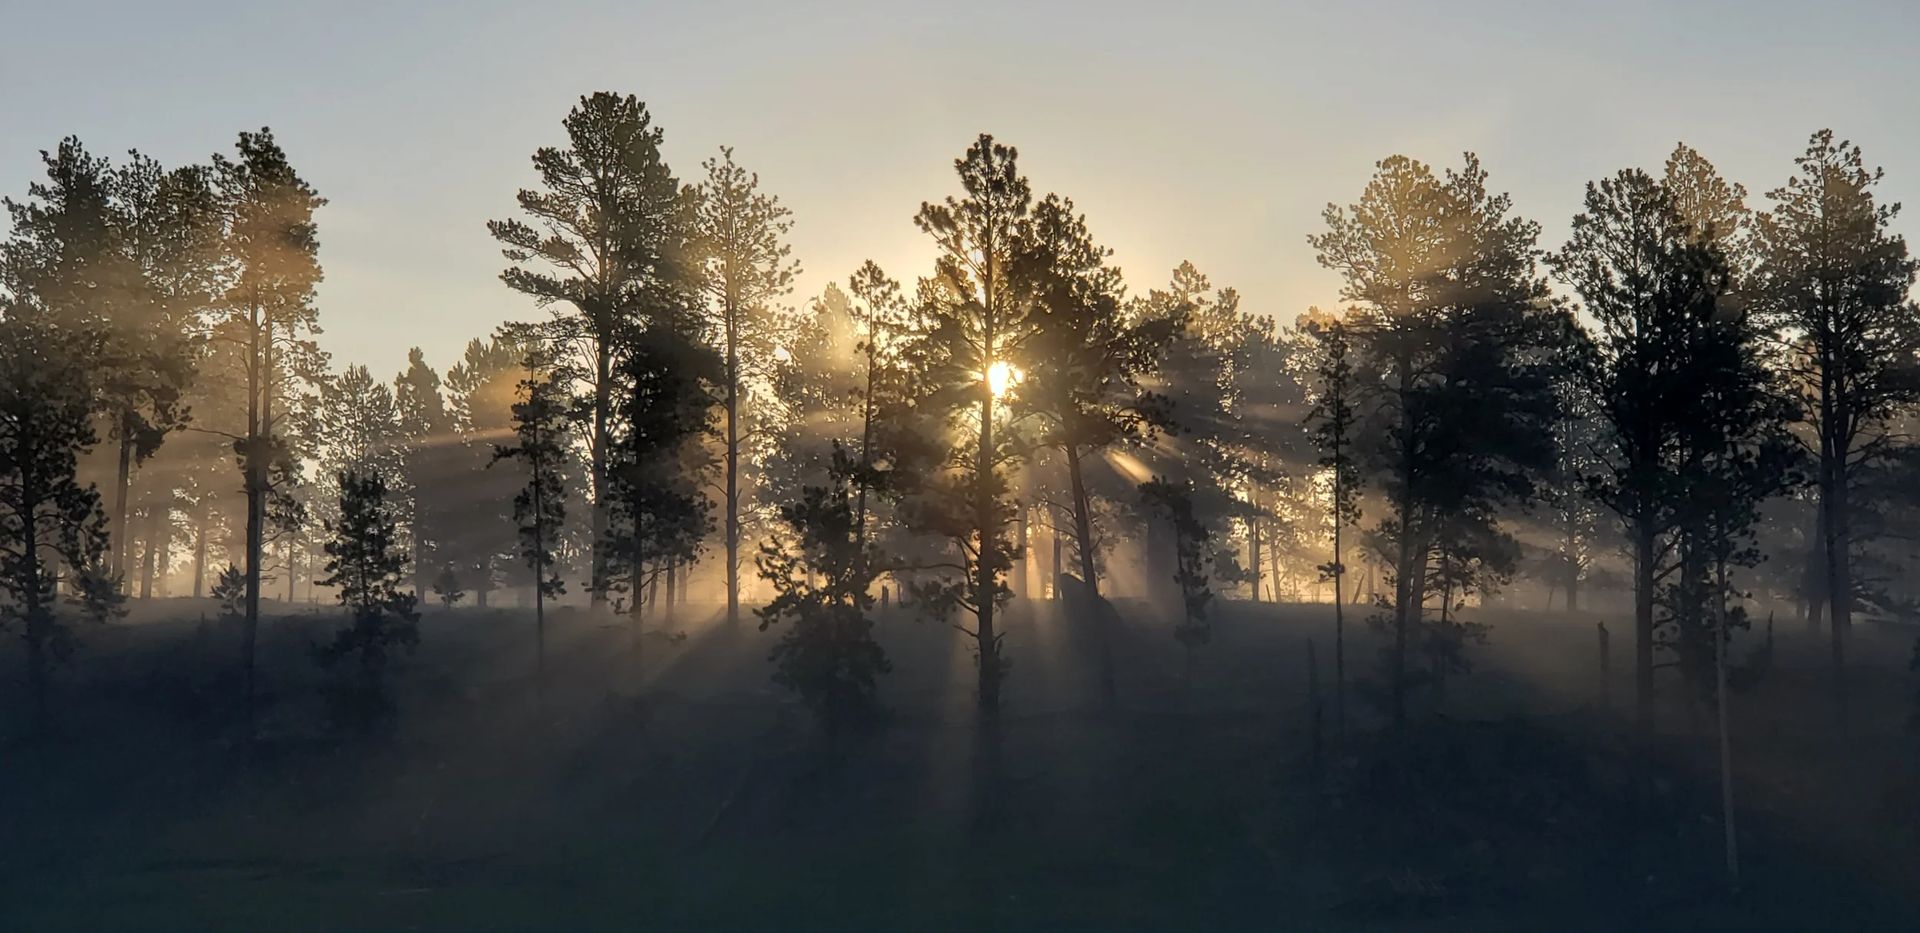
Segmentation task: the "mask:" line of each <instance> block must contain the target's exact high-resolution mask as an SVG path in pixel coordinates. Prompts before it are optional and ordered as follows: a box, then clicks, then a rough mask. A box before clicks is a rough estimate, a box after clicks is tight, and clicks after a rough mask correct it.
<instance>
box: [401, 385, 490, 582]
mask: <svg viewBox="0 0 1920 933" xmlns="http://www.w3.org/2000/svg"><path fill="white" fill-rule="evenodd" d="M393 406H394V415H395V422H396V426H397V428H398V434H399V438H400V462H401V465H402V469H403V472H402V474H401V475H402V476H403V477H404V478H405V481H406V482H405V490H404V492H405V495H404V496H403V501H404V503H405V508H404V510H403V511H404V514H405V516H406V522H405V525H404V528H405V531H406V534H407V540H408V542H409V543H410V544H411V545H412V548H413V572H414V577H415V579H414V591H415V592H425V591H426V589H427V580H426V573H427V567H428V566H430V564H429V557H430V556H437V555H438V551H439V550H440V547H441V544H442V541H443V540H444V539H445V537H446V535H445V532H444V530H443V529H442V527H441V525H442V516H444V515H445V514H447V512H448V511H449V510H448V509H447V508H446V507H445V506H446V504H447V503H446V501H445V500H446V496H445V495H443V493H445V492H446V491H448V490H449V489H450V488H451V487H455V486H457V485H459V484H460V483H461V482H463V481H464V480H466V479H467V478H468V474H467V468H469V467H470V466H471V465H472V464H471V463H470V462H469V461H468V460H467V458H465V457H462V456H461V454H462V453H464V451H462V450H461V449H460V447H459V446H458V445H457V444H453V443H450V441H451V440H452V438H451V436H450V435H451V431H452V419H451V418H450V417H449V415H448V413H447V401H446V397H445V396H443V395H442V394H441V392H440V374H439V373H436V372H434V371H433V367H431V366H428V365H427V359H426V354H424V353H422V352H421V350H420V348H419V347H414V348H412V349H410V350H408V351H407V368H406V369H404V370H402V371H401V372H400V374H399V375H398V376H395V377H394V380H393ZM443 563H444V562H443Z"/></svg>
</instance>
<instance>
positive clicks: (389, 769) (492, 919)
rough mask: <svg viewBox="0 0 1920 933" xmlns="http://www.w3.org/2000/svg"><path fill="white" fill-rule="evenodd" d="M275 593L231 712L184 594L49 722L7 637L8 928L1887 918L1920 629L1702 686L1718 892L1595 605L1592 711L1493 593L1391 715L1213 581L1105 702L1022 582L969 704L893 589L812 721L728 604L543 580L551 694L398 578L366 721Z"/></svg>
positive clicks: (1907, 875)
mask: <svg viewBox="0 0 1920 933" xmlns="http://www.w3.org/2000/svg"><path fill="white" fill-rule="evenodd" d="M278 608H279V609H280V610H281V611H279V612H275V613H274V614H273V615H272V618H270V619H269V620H268V622H267V623H266V624H265V625H264V626H263V633H262V642H261V672H262V673H261V683H262V685H263V693H264V694H265V696H264V703H263V707H264V709H263V711H262V713H261V714H260V715H259V717H258V730H257V731H258V735H259V738H258V740H257V741H254V742H251V743H247V742H241V741H238V736H239V735H241V734H242V730H241V729H240V727H239V725H238V723H237V722H236V719H237V717H236V710H235V708H234V704H233V702H232V700H233V698H234V697H235V696H236V695H237V693H238V680H237V659H238V635H237V632H235V631H234V630H232V629H230V628H227V627H223V626H221V625H219V624H217V623H214V622H206V621H202V620H203V618H204V617H205V616H206V615H210V614H211V612H212V610H211V607H210V605H204V604H201V603H197V602H193V601H188V600H172V601H159V602H155V603H152V604H148V605H144V606H140V607H138V608H137V609H136V611H135V613H134V614H133V615H132V616H131V617H130V618H129V619H127V620H125V621H123V622H120V623H117V624H114V625H112V626H109V627H105V628H101V629H97V630H95V631H93V632H90V633H88V634H87V635H86V637H85V639H84V642H83V644H82V646H81V648H80V650H79V653H77V654H76V656H75V657H74V659H73V661H72V663H71V664H70V665H68V666H66V667H64V668H62V669H61V670H60V671H59V672H58V675H57V680H56V684H57V691H56V694H55V707H56V709H57V711H58V716H57V722H56V725H55V729H54V732H53V735H52V737H51V738H45V739H38V740H34V741H29V740H28V739H27V738H26V723H25V721H24V719H23V718H22V715H21V713H22V711H23V710H24V708H25V704H24V702H23V701H24V697H23V695H22V690H21V687H20V684H19V680H20V679H21V678H20V677H19V676H18V675H17V674H16V673H15V672H17V671H19V670H20V669H21V665H22V663H23V662H22V659H21V657H20V652H19V650H18V646H17V645H15V644H8V645H6V646H5V647H4V648H0V665H4V666H0V672H4V674H5V675H4V676H0V930H9V931H11V930H21V931H29V930H203V929H204V930H280V931H298V930H346V929H352V930H528V931H534V930H539V931H553V930H598V929H659V930H696V929H764V930H907V929H911V930H948V929H956V930H957V929H997V930H1007V929H1023V930H1049V931H1058V930H1182V931H1190V930H1210V929H1314V930H1327V929H1353V930H1397V929H1421V930H1506V929H1512V930H1542V929H1553V930H1606V929H1663V930H1763V929H1765V930H1773V929H1780V930H1790V929H1799V930H1835V929H1920V886H1916V885H1915V884H1914V883H1913V880H1914V879H1915V878H1920V835H1917V834H1920V780H1917V778H1920V755H1916V748H1917V747H1920V741H1916V737H1915V736H1914V735H1912V734H1911V733H1908V732H1906V731H1904V723H1905V719H1906V716H1907V713H1908V712H1909V711H1910V710H1911V709H1912V703H1913V701H1914V696H1913V686H1914V682H1913V680H1912V679H1911V677H1910V675H1908V674H1907V673H1906V672H1905V662H1906V660H1907V658H1908V656H1909V653H1910V651H1911V642H1910V638H1911V636H1908V635H1901V634H1899V633H1894V632H1880V631H1877V630H1873V629H1871V628H1869V627H1864V626H1863V627H1862V629H1861V630H1860V631H1859V633H1858V635H1859V637H1858V638H1857V642H1856V650H1855V654H1856V657H1857V658H1858V659H1859V663H1858V665H1857V669H1856V671H1855V675H1854V679H1853V683H1854V691H1853V711H1854V716H1853V718H1852V721H1851V723H1850V727H1849V729H1848V730H1847V732H1846V733H1845V734H1844V735H1843V734H1841V733H1840V732H1839V730H1837V729H1835V728H1833V726H1832V719H1831V717H1830V716H1829V715H1828V713H1827V710H1828V709H1829V705H1828V702H1827V693H1826V689H1827V688H1826V684H1827V681H1826V679H1825V671H1826V667H1825V654H1824V640H1823V639H1820V638H1815V637H1813V636H1810V635H1807V634H1804V633H1801V632H1799V631H1798V626H1797V625H1794V626H1791V628H1793V629H1794V631H1793V632H1788V631H1785V629H1786V628H1788V627H1789V626H1785V625H1782V626H1781V629H1782V630H1781V631H1779V632H1777V633H1776V637H1775V644H1774V648H1773V650H1772V652H1771V655H1770V664H1769V666H1768V669H1767V670H1766V672H1765V673H1764V675H1762V676H1760V677H1758V678H1757V679H1756V680H1755V681H1754V683H1753V684H1752V686H1751V687H1750V688H1749V689H1747V690H1745V691H1743V692H1741V693H1738V694H1736V695H1735V698H1734V705H1733V706H1732V707H1731V710H1732V712H1733V717H1734V721H1735V724H1736V727H1735V730H1734V739H1733V741H1734V757H1735V761H1736V774H1737V780H1736V795H1737V797H1738V801H1739V805H1740V806H1739V811H1738V814H1739V816H1738V823H1739V830H1740V838H1739V843H1740V865H1741V871H1742V875H1741V884H1740V887H1739V890H1738V891H1737V892H1730V891H1729V890H1728V885H1727V884H1726V880H1725V873H1724V872H1725V869H1724V863H1725V858H1724V850H1723V843H1722V831H1721V823H1720V816H1719V813H1720V808H1719V786H1718V773H1717V770H1716V769H1717V764H1716V761H1717V759H1716V757H1715V752H1714V744H1713V742H1714V738H1713V732H1712V730H1711V717H1710V715H1709V714H1708V711H1707V710H1706V709H1705V708H1704V707H1700V706H1697V705H1695V704H1690V703H1688V702H1686V701H1685V700H1686V697H1687V696H1688V695H1689V694H1688V693H1687V688H1686V687H1685V685H1683V684H1682V683H1680V682H1679V679H1678V675H1677V674H1674V673H1673V672H1671V671H1667V672H1663V677H1664V678H1666V680H1668V681H1670V682H1669V683H1665V684H1663V688H1664V689H1663V692H1662V715H1661V717H1660V723H1659V725H1660V728H1659V730H1658V734H1657V736H1656V737H1655V739H1654V740H1653V742H1652V743H1651V748H1650V749H1649V750H1645V751H1643V750H1642V747H1641V746H1640V745H1639V744H1638V743H1636V742H1634V741H1632V733H1631V731H1630V729H1629V728H1628V724H1627V723H1626V722H1625V719H1626V717H1627V716H1628V715H1629V710H1628V707H1629V705H1630V702H1631V698H1632V691H1631V657H1632V639H1631V633H1630V630H1629V628H1628V626H1627V624H1626V623H1625V621H1624V620H1619V621H1610V622H1609V626H1610V627H1611V628H1612V629H1613V637H1612V642H1613V648H1612V653H1613V658H1612V664H1611V667H1612V671H1613V678H1612V680H1613V683H1611V684H1609V685H1608V687H1607V690H1606V691H1605V694H1604V695H1606V696H1610V697H1611V700H1612V702H1611V704H1605V703H1603V702H1602V696H1603V691H1602V686H1601V684H1600V682H1599V676H1598V668H1599V664H1598V659H1597V654H1598V652H1597V649H1596V633H1595V629H1594V625H1593V620H1592V618H1591V617H1584V618H1579V619H1576V618H1570V617H1567V616H1565V615H1560V614H1552V615H1549V614H1544V613H1527V612H1517V611H1511V612H1488V613H1486V614H1485V615H1484V616H1482V620H1483V621H1486V622H1488V623H1489V624H1491V625H1492V629H1491V633H1490V634H1491V640H1490V642H1489V643H1488V644H1487V645H1485V646H1482V647H1476V648H1474V649H1473V651H1472V654H1473V657H1474V660H1475V668H1474V670H1473V671H1472V672H1471V673H1468V674H1462V675H1457V676H1454V677H1452V678H1450V679H1449V680H1448V682H1447V684H1446V689H1445V696H1444V700H1443V701H1442V702H1436V701H1435V699H1434V698H1433V697H1431V696H1427V695H1424V694H1423V695H1422V696H1421V697H1420V698H1419V701H1418V702H1417V703H1415V704H1414V709H1415V711H1416V712H1415V715H1414V716H1413V717H1412V720H1411V722H1410V723H1409V725H1408V726H1407V728H1406V730H1405V731H1404V733H1395V732H1394V731H1393V730H1391V729H1390V728H1388V727H1387V726H1386V725H1385V724H1384V722H1383V721H1382V719H1381V717H1380V716H1379V714H1378V704H1377V702H1376V700H1375V698H1374V693H1375V691H1373V690H1371V689H1370V686H1369V685H1370V684H1372V683H1374V682H1376V681H1377V677H1376V676H1375V672H1376V671H1377V669H1378V661H1377V652H1378V642H1377V641H1376V640H1375V639H1374V638H1373V637H1371V636H1370V635H1369V634H1368V632H1367V631H1366V626H1365V625H1364V624H1361V623H1358V622H1355V623H1351V624H1349V625H1348V627H1347V628H1348V632H1347V645H1346V662H1347V663H1346V666H1347V669H1348V671H1349V676H1348V678H1347V680H1348V682H1349V683H1348V688H1347V690H1346V691H1345V697H1346V707H1347V716H1346V719H1347V723H1346V728H1345V730H1344V733H1345V737H1344V738H1342V735H1341V733H1342V729H1341V728H1340V725H1339V722H1338V719H1339V717H1338V716H1337V715H1336V707H1337V704H1336V696H1335V692H1336V691H1335V676H1334V670H1333V668H1334V663H1333V654H1334V651H1333V643H1334V638H1333V632H1332V623H1331V607H1328V606H1324V605H1280V606H1275V605H1252V604H1247V603H1236V602H1226V603H1216V610H1217V611H1216V621H1215V627H1214V634H1213V639H1212V642H1211V643H1210V644H1208V645H1206V646H1205V647H1203V648H1201V649H1199V651H1198V652H1197V654H1196V656H1195V665H1194V674H1193V678H1192V682H1191V684H1190V685H1188V684H1187V683H1186V681H1185V680H1184V679H1183V677H1182V673H1181V672H1182V670H1183V664H1182V657H1181V650H1180V647H1179V645H1178V644H1177V643H1176V642H1175V641H1174V640H1173V638H1172V636H1171V633H1170V627H1169V625H1167V624H1166V623H1165V622H1164V621H1162V620H1161V619H1159V618H1158V617H1156V616H1155V615H1154V614H1153V613H1150V612H1148V611H1147V610H1146V609H1145V607H1143V606H1140V605H1123V606H1122V615H1123V618H1124V623H1123V626H1122V628H1121V629H1120V631H1119V632H1118V633H1117V636H1116V643H1117V651H1116V656H1117V671H1118V678H1117V679H1118V683H1119V686H1120V689H1119V692H1118V697H1117V700H1116V702H1115V704H1114V705H1113V707H1112V708H1111V709H1109V708H1107V705H1106V704H1105V703H1103V702H1102V701H1101V697H1100V692H1099V690H1098V683H1099V678H1098V671H1097V668H1096V666H1095V665H1094V664H1093V663H1092V662H1093V659H1094V658H1096V657H1097V656H1098V652H1097V651H1096V650H1095V645H1096V644H1097V640H1096V638H1095V630H1094V627H1093V626H1092V625H1091V624H1089V623H1087V622H1085V621H1083V620H1074V619H1068V618H1065V617H1063V615H1062V614H1061V613H1060V611H1059V607H1058V605H1057V604H1053V603H1028V604H1023V605H1021V606H1019V607H1018V608H1016V609H1015V610H1013V611H1012V612H1011V618H1010V619H1009V623H1010V624H1009V626H1008V636H1007V649H1006V650H1007V653H1008V655H1009V656H1010V657H1011V658H1012V660H1013V668H1012V672H1011V674H1010V675H1009V678H1008V681H1007V685H1006V693H1005V697H1004V701H1003V707H1004V713H1003V714H1002V715H1001V716H1000V717H999V720H998V722H997V724H993V725H989V726H987V727H984V728H983V727H982V724H981V722H980V720H979V718H978V717H977V715H976V714H975V711H974V704H973V684H974V662H973V658H972V655H971V653H970V652H969V649H968V645H967V643H966V641H964V640H963V639H962V638H961V637H960V636H959V635H958V634H957V633H955V632H954V631H953V630H952V629H951V628H948V627H946V626H943V625H940V624H936V623H930V622H925V621H920V620H918V619H917V618H916V617H914V616H913V615H911V614H909V613H907V612H905V611H902V610H899V609H895V610H893V611H892V612H891V613H889V614H887V615H886V616H885V617H884V618H883V619H882V620H881V623H880V626H879V629H880V633H881V637H882V640H883V642H884V644H885V646H886V648H887V651H888V653H889V655H890V656H891V658H892V659H893V662H894V670H893V672H892V673H890V674H888V675H886V676H885V677H884V678H883V681H884V682H883V686H882V694H883V699H884V700H885V702H886V703H887V705H888V707H889V708H890V710H891V715H890V717H889V719H888V721H887V723H886V724H885V726H884V727H883V728H881V729H880V730H878V731H877V732H875V733H874V734H873V735H871V736H870V737H867V738H865V739H863V740H862V741H860V742H859V743H858V744H857V745H854V746H852V747H849V748H844V749H843V750H842V753H841V754H839V755H837V756H829V755H828V754H827V753H826V751H825V749H824V747H823V742H822V741H821V739H820V737H819V735H818V734H817V733H816V731H815V730H814V728H813V727H812V724H811V722H810V720H809V718H808V716H807V715H806V713H805V711H804V710H803V709H801V708H800V707H799V706H798V705H797V704H796V703H795V702H794V701H793V700H792V699H791V698H790V697H788V696H787V695H786V694H785V693H784V692H783V691H781V690H780V689H779V688H777V687H776V686H775V685H774V684H772V683H771V681H770V680H769V679H768V674H769V666H768V663H767V650H768V648H769V647H770V646H771V645H772V643H773V641H774V639H775V638H776V637H777V636H776V635H775V634H774V633H770V632H761V631H759V630H758V629H757V626H756V624H755V620H753V619H752V617H751V616H750V615H749V616H747V617H746V618H743V619H742V620H741V622H740V623H739V624H738V625H736V626H729V625H727V624H726V623H725V622H723V621H721V620H720V619H718V618H717V614H716V613H715V612H714V611H713V610H712V609H711V608H710V607H701V608H683V609H681V610H680V611H679V613H678V618H677V619H676V620H675V621H674V622H672V623H670V624H669V625H666V626H662V628H663V629H667V630H670V631H671V632H672V633H673V636H674V637H668V635H666V634H665V633H658V634H650V635H649V636H648V637H646V638H645V639H643V640H642V641H641V642H640V645H639V650H638V651H636V650H635V645H634V642H633V640H632V638H631V637H630V632H629V630H628V629H627V628H626V627H625V626H624V625H622V624H619V623H617V622H615V621H613V620H603V619H597V618H595V617H592V616H590V615H588V614H587V613H585V612H584V611H565V612H561V613H558V614H556V616H555V617H554V618H551V619H550V620H549V624H548V665H547V667H548V672H547V677H546V678H545V681H546V684H547V686H546V689H545V690H544V691H542V690H539V689H537V680H536V678H535V676H534V635H533V624H532V619H531V617H530V615H529V614H528V613H525V612H523V611H519V610H506V609H494V610H481V609H465V610H455V611H451V612H445V611H439V612H436V611H429V612H428V613H427V615H426V618H425V620H424V622H423V626H422V632H421V644H420V648H419V650H418V652H417V653H416V654H415V655H414V656H413V657H412V658H410V659H408V660H406V661H404V662H402V663H400V664H398V665H397V666H396V668H395V669H394V670H393V672H392V680H393V683H394V685H395V692H396V697H397V702H398V705H399V716H398V720H397V726H396V727H395V728H394V729H393V730H392V731H391V733H390V734H384V735H381V736H378V737H366V736H363V737H342V736H341V735H339V734H337V733H335V732H334V731H332V730H330V729H329V728H328V727H327V726H326V721H327V717H326V716H325V714H324V707H323V705H322V703H321V700H320V697H321V695H322V691H321V689H320V688H321V686H322V684H323V682H324V681H323V678H322V675H321V673H320V672H319V671H318V670H317V669H316V668H315V666H314V665H313V664H312V662H311V661H310V659H309V654H308V647H309V645H311V644H312V643H313V642H315V641H318V640H320V639H321V638H322V637H323V635H324V633H325V632H326V631H327V630H328V629H329V628H330V627H331V626H333V625H336V624H338V620H337V619H336V618H334V617H333V616H331V615H329V614H326V613H319V612H315V611H314V610H311V609H309V608H308V607H305V606H297V607H284V606H282V607H278ZM1353 615H1355V616H1356V617H1357V616H1358V615H1359V613H1357V612H1356V613H1354V614H1353ZM680 636H684V637H680ZM1309 641H1311V642H1312V645H1313V647H1312V651H1311V656H1312V657H1313V659H1314V661H1313V664H1312V668H1313V669H1312V670H1310V669H1309V660H1308V659H1309V649H1308V642H1309ZM1759 642H1760V636H1759V635H1758V634H1757V633H1753V634H1749V635H1746V636H1744V637H1743V639H1742V644H1741V647H1740V648H1739V653H1741V654H1745V653H1746V652H1748V651H1750V650H1751V646H1752V645H1755V644H1758V643H1759ZM1315 681H1317V683H1318V694H1317V695H1318V697H1319V698H1320V701H1321V702H1320V704H1319V706H1320V709H1321V711H1322V712H1321V715H1320V717H1319V724H1318V727H1317V729H1316V727H1315V724H1314V717H1313V715H1312V709H1313V703H1312V702H1311V697H1312V696H1313V695H1314V692H1313V690H1312V689H1311V688H1310V686H1309V685H1310V683H1312V682H1315ZM1316 732H1317V733H1318V735H1319V738H1318V740H1316V739H1315V735H1316Z"/></svg>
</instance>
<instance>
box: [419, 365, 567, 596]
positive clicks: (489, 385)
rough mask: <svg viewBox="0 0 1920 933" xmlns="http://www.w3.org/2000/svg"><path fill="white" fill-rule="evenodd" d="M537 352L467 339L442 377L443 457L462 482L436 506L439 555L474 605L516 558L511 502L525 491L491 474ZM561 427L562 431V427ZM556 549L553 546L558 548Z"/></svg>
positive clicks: (513, 479)
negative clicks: (446, 427) (456, 571)
mask: <svg viewBox="0 0 1920 933" xmlns="http://www.w3.org/2000/svg"><path fill="white" fill-rule="evenodd" d="M535 349H536V347H535V346H534V345H530V344H528V343H526V342H524V341H520V340H516V339H515V338H514V337H513V335H511V334H505V333H502V334H498V335H496V336H495V337H493V338H492V339H490V340H473V341H469V342H468V344H467V347H466V350H465V352H464V353H463V354H462V356H461V359H460V362H459V363H457V364H455V365H454V366H453V368H451V369H449V370H448V371H447V377H446V383H445V384H446V388H447V416H448V420H449V421H450V423H451V428H450V430H451V431H452V433H453V437H454V442H453V443H450V444H448V445H446V446H447V447H448V448H449V449H448V451H447V452H446V456H447V457H448V458H449V459H450V460H452V461H454V462H455V464H454V465H453V466H450V467H449V470H451V471H455V472H457V473H458V474H459V475H460V476H461V477H462V481H461V482H460V483H458V484H457V485H456V484H448V485H447V486H446V487H445V488H442V489H439V490H437V491H436V494H435V496H434V499H436V500H438V501H439V502H440V503H441V511H440V517H439V521H438V523H437V524H438V530H437V531H436V532H435V534H436V536H437V537H438V538H439V545H440V548H439V549H440V553H441V557H442V559H443V560H445V561H450V562H452V563H454V564H455V565H457V566H458V567H459V568H461V574H462V577H463V578H464V579H465V580H467V581H468V582H469V583H471V584H472V589H473V593H474V602H475V604H476V605H479V606H482V607H485V606H486V605H487V602H488V597H489V595H490V592H491V590H492V589H493V587H494V584H495V574H496V568H499V567H504V566H507V565H509V564H511V563H513V562H515V561H516V560H517V555H518V552H519V549H520V545H519V531H518V524H517V520H516V519H515V518H514V516H513V499H514V496H515V495H517V494H518V493H519V491H520V490H521V489H522V488H524V483H522V482H520V479H521V478H520V477H518V476H516V475H515V474H514V473H513V471H510V470H498V471H489V470H486V469H485V467H486V466H487V465H488V464H490V463H491V462H492V461H493V451H494V447H495V441H496V440H497V439H499V438H501V437H503V436H505V435H508V434H511V433H513V432H514V430H515V422H514V417H513V406H514V405H515V404H516V403H517V402H519V401H520V400H521V396H520V393H521V392H522V389H521V387H520V383H521V382H522V381H524V380H525V378H526V375H527V374H526V370H525V363H526V360H527V356H528V354H529V353H530V352H533V351H534V350H535ZM562 427H564V426H562ZM557 548H558V545H557V543H556V544H555V549H557Z"/></svg>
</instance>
